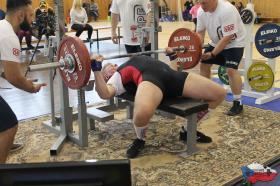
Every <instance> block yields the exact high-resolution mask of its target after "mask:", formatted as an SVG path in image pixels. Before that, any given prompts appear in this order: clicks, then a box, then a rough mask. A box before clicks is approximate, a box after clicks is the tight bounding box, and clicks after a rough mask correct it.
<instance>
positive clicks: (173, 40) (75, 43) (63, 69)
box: [28, 28, 202, 89]
mask: <svg viewBox="0 0 280 186" xmlns="http://www.w3.org/2000/svg"><path fill="white" fill-rule="evenodd" d="M168 46H169V47H171V48H172V49H173V50H174V51H176V52H177V56H178V57H177V62H178V63H183V66H184V69H188V68H192V67H194V66H195V65H197V63H198V62H199V60H200V57H201V54H202V47H201V42H200V38H199V37H198V35H197V34H196V33H194V32H192V31H190V30H188V29H185V28H181V29H178V30H176V31H175V32H173V34H172V35H171V36H170V38H169V43H168ZM164 52H165V50H154V51H145V52H137V53H130V54H121V55H113V56H104V60H110V59H118V58H124V57H133V56H139V55H148V54H155V53H164ZM57 59H58V62H53V63H46V64H40V65H31V66H29V67H28V70H29V71H40V70H47V69H55V68H58V69H59V72H60V76H61V78H62V80H63V81H64V83H65V85H66V86H67V87H69V88H71V89H80V88H82V87H84V86H85V85H87V83H88V81H89V78H90V74H91V62H90V61H91V60H90V54H89V52H88V49H87V47H86V45H85V44H84V43H83V41H82V40H81V39H79V38H78V37H65V38H64V39H63V40H62V41H61V42H60V45H59V47H58V50H57Z"/></svg>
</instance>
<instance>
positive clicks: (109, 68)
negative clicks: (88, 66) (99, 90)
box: [101, 63, 118, 82]
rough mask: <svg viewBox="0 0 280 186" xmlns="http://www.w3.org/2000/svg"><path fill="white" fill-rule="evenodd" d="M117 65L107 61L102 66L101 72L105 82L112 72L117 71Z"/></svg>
mask: <svg viewBox="0 0 280 186" xmlns="http://www.w3.org/2000/svg"><path fill="white" fill-rule="evenodd" d="M117 68H118V65H117V64H112V63H107V64H105V65H104V66H103V68H102V70H101V72H102V74H103V77H104V80H105V82H107V81H108V80H109V79H110V78H111V77H112V76H113V74H114V73H115V72H116V71H117Z"/></svg>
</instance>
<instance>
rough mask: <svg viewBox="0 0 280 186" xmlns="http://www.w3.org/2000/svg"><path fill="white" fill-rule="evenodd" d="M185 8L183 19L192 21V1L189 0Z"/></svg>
mask: <svg viewBox="0 0 280 186" xmlns="http://www.w3.org/2000/svg"><path fill="white" fill-rule="evenodd" d="M184 6H185V10H184V12H183V17H185V19H184V20H186V21H191V20H192V17H191V14H190V10H191V8H192V7H193V1H192V0H187V1H186V2H185V4H184Z"/></svg>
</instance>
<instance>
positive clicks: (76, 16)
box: [70, 8, 88, 26]
mask: <svg viewBox="0 0 280 186" xmlns="http://www.w3.org/2000/svg"><path fill="white" fill-rule="evenodd" d="M70 18H71V23H70V26H72V25H73V24H74V23H77V24H86V23H87V22H88V16H87V12H86V10H85V9H84V8H82V10H81V11H77V10H76V9H73V8H72V9H71V10H70Z"/></svg>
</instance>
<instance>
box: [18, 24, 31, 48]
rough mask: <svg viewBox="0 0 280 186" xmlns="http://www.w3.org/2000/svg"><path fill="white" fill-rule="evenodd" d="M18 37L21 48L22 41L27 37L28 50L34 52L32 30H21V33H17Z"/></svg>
mask: <svg viewBox="0 0 280 186" xmlns="http://www.w3.org/2000/svg"><path fill="white" fill-rule="evenodd" d="M17 36H18V38H19V43H20V46H21V45H22V39H23V38H24V37H25V42H26V45H27V50H33V49H34V46H32V44H31V39H32V31H31V29H30V30H28V31H24V30H20V31H18V32H17Z"/></svg>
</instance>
